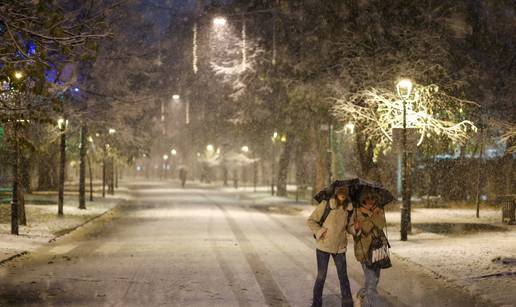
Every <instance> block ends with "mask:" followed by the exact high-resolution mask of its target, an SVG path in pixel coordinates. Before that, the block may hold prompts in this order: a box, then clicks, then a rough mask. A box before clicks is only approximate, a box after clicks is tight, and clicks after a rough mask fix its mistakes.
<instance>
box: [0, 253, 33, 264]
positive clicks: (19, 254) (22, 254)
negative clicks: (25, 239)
mask: <svg viewBox="0 0 516 307" xmlns="http://www.w3.org/2000/svg"><path fill="white" fill-rule="evenodd" d="M28 254H29V252H28V251H23V252H21V253H18V254H15V255H12V256H10V257H8V258H5V259H3V260H0V266H1V265H3V264H4V263H7V262H9V261H11V260H13V259H16V258H18V257H21V256H25V255H28Z"/></svg>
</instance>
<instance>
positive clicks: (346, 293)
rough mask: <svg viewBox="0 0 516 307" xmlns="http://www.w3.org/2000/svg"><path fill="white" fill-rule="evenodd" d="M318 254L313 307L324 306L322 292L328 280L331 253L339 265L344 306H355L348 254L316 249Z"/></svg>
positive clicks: (338, 270)
mask: <svg viewBox="0 0 516 307" xmlns="http://www.w3.org/2000/svg"><path fill="white" fill-rule="evenodd" d="M316 255H317V279H316V280H315V285H314V298H313V303H312V306H313V307H320V306H322V294H323V288H324V282H325V281H326V274H327V273H328V262H329V261H330V255H331V256H332V257H333V262H335V266H336V267H337V275H338V276H339V282H340V294H341V297H342V306H343V307H353V298H352V296H351V287H350V286H349V279H348V272H347V269H346V254H345V253H342V254H330V253H327V252H323V251H321V250H318V249H317V250H316Z"/></svg>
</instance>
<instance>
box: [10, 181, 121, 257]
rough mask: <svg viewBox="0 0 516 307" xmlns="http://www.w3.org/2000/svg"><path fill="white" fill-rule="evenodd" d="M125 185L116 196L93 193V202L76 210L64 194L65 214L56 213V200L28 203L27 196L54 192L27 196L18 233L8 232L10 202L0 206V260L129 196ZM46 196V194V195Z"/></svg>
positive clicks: (31, 247) (30, 248)
mask: <svg viewBox="0 0 516 307" xmlns="http://www.w3.org/2000/svg"><path fill="white" fill-rule="evenodd" d="M127 192H128V191H127V189H126V188H120V189H119V190H117V193H116V195H115V196H110V195H108V196H107V197H106V198H105V199H102V198H101V197H98V196H96V197H95V201H94V202H90V201H88V202H87V203H86V208H87V209H86V210H80V209H78V201H77V197H76V196H75V195H70V196H69V197H68V196H67V195H65V203H64V208H63V212H64V217H58V216H57V204H56V203H57V202H56V203H54V204H44V205H42V204H37V205H35V204H31V201H30V199H48V198H50V199H52V198H55V197H54V196H55V195H53V194H55V193H51V194H50V195H44V193H40V195H38V196H36V197H32V195H31V197H28V200H27V203H26V205H25V210H26V215H27V225H25V226H23V225H20V226H19V234H20V235H19V236H15V235H11V224H10V214H11V211H10V205H9V204H2V205H0V262H2V261H5V260H6V259H9V258H11V257H13V256H16V255H19V254H21V253H25V252H31V251H34V250H36V249H38V248H39V247H41V246H44V245H46V244H47V243H48V242H49V241H51V240H53V239H54V238H56V237H58V236H61V235H63V234H65V233H67V232H69V231H70V230H72V229H75V228H77V227H78V226H80V225H82V224H84V223H86V222H88V221H90V220H91V219H93V218H95V217H98V216H100V215H102V214H103V213H105V212H106V211H108V210H109V209H111V208H113V207H114V206H115V205H116V204H117V202H119V201H120V199H122V198H123V199H126V198H128V197H129V195H128V194H127ZM45 196H46V197H45Z"/></svg>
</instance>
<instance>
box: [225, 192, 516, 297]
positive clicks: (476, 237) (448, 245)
mask: <svg viewBox="0 0 516 307" xmlns="http://www.w3.org/2000/svg"><path fill="white" fill-rule="evenodd" d="M225 190H226V191H231V190H230V189H225ZM241 190H242V189H241ZM248 192H249V189H246V192H245V193H246V194H245V197H246V198H249V199H253V200H254V201H255V203H257V204H262V205H263V204H267V203H269V204H270V205H271V206H270V211H273V212H274V211H278V212H280V211H285V210H287V209H286V208H287V207H288V208H292V207H294V208H297V210H298V211H300V215H301V216H304V217H307V216H308V215H309V214H310V213H311V210H312V208H313V207H311V206H309V205H306V204H303V203H294V202H293V201H292V200H291V199H287V198H283V197H274V196H270V195H269V194H267V193H266V189H263V188H262V189H259V190H258V192H257V193H252V194H250V193H248ZM391 206H393V207H391V208H389V209H390V210H389V211H388V212H387V214H386V215H387V216H386V217H387V222H388V224H389V225H390V226H389V228H388V233H389V235H390V237H389V238H390V241H391V243H392V252H393V253H394V255H395V256H396V257H398V258H399V259H400V260H401V261H402V262H404V263H406V264H408V265H411V266H415V267H416V268H419V269H421V270H423V271H424V272H426V273H427V274H428V275H429V276H432V277H434V278H440V279H442V280H443V282H445V283H452V284H454V285H458V286H460V287H462V288H464V289H466V290H467V291H469V292H471V293H472V294H476V295H480V296H481V297H483V298H485V299H487V300H489V301H491V302H493V303H494V304H496V306H504V307H508V306H516V291H514V289H516V226H514V225H513V226H509V225H505V224H502V223H501V211H500V210H499V209H496V210H495V209H492V208H482V209H481V211H480V218H479V219H477V218H476V217H475V210H474V209H465V208H451V209H444V208H435V209H427V208H414V209H413V211H412V222H413V224H414V228H413V234H412V235H411V236H409V241H408V242H402V241H400V240H399V223H400V213H399V211H398V210H397V207H396V205H391ZM290 212H292V210H290ZM284 213H288V212H284Z"/></svg>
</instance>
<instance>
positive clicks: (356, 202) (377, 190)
mask: <svg viewBox="0 0 516 307" xmlns="http://www.w3.org/2000/svg"><path fill="white" fill-rule="evenodd" d="M340 187H347V188H348V191H349V196H350V198H351V202H352V203H353V207H355V208H358V207H360V196H361V195H362V193H365V192H368V193H372V194H374V195H376V197H377V199H378V206H379V207H382V208H383V207H384V206H385V205H387V204H388V203H390V202H392V201H393V200H394V196H392V194H391V192H389V191H388V190H387V189H385V188H384V187H383V186H382V185H381V184H379V183H376V182H373V181H368V180H365V179H362V178H354V179H348V180H335V181H334V182H333V183H332V184H330V185H328V186H327V187H325V188H324V189H322V190H321V191H319V193H317V194H316V195H315V196H314V199H315V200H316V201H317V202H318V203H320V202H321V201H323V200H326V201H328V200H330V199H331V198H332V197H333V196H334V195H335V191H336V190H337V189H338V188H340Z"/></svg>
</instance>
